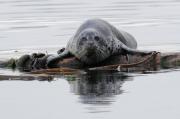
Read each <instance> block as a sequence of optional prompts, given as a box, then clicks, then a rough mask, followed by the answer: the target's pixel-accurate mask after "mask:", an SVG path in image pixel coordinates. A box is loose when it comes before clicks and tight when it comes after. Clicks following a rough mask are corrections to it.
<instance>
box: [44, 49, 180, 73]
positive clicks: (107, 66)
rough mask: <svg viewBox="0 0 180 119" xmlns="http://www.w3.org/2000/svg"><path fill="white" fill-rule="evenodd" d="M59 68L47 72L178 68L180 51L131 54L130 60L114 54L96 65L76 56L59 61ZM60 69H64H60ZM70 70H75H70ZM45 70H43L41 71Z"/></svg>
mask: <svg viewBox="0 0 180 119" xmlns="http://www.w3.org/2000/svg"><path fill="white" fill-rule="evenodd" d="M57 66H58V67H59V68H56V69H52V70H51V69H49V70H48V71H45V72H51V71H53V72H66V71H67V69H65V71H63V67H68V68H73V69H87V70H120V71H128V72H129V71H156V70H159V69H161V68H177V67H179V66H180V53H157V52H155V53H153V54H151V55H147V56H140V55H130V56H129V60H127V57H126V56H121V55H117V56H112V57H110V58H108V59H107V60H105V61H104V62H102V63H99V64H97V65H94V66H87V65H85V64H83V63H81V62H80V61H79V60H78V59H76V58H75V57H72V58H65V59H63V60H61V61H59V62H58V64H57ZM60 69H62V70H61V71H60ZM69 71H70V72H71V71H73V72H74V70H71V69H70V70H69ZM41 72H43V70H42V71H41Z"/></svg>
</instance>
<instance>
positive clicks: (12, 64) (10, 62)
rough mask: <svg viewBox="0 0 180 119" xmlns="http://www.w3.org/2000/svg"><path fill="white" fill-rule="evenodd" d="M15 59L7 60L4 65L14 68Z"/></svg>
mask: <svg viewBox="0 0 180 119" xmlns="http://www.w3.org/2000/svg"><path fill="white" fill-rule="evenodd" d="M16 61H17V60H16V59H14V58H11V59H10V60H8V61H7V64H6V67H8V68H12V69H15V68H16Z"/></svg>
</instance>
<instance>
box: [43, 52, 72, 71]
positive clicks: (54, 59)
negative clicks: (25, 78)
mask: <svg viewBox="0 0 180 119" xmlns="http://www.w3.org/2000/svg"><path fill="white" fill-rule="evenodd" d="M71 56H72V55H71V54H70V52H69V51H67V50H65V51H63V52H62V53H61V54H59V55H52V56H49V57H48V58H47V67H48V68H55V67H57V63H58V61H60V60H62V59H63V58H66V57H71Z"/></svg>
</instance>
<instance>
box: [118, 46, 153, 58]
mask: <svg viewBox="0 0 180 119" xmlns="http://www.w3.org/2000/svg"><path fill="white" fill-rule="evenodd" d="M121 47H122V51H121V52H122V53H123V54H131V55H134V54H137V55H141V56H144V55H149V54H152V53H153V52H154V51H140V50H137V49H132V48H129V47H127V46H126V45H124V44H122V46H121Z"/></svg>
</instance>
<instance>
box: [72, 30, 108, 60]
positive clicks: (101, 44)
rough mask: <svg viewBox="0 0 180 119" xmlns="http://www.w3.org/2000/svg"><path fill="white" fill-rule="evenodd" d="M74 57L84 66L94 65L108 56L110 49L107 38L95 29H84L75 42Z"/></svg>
mask: <svg viewBox="0 0 180 119" xmlns="http://www.w3.org/2000/svg"><path fill="white" fill-rule="evenodd" d="M76 43H77V44H76V46H77V48H76V49H77V52H76V54H75V55H76V57H77V58H78V59H80V60H81V61H82V62H84V63H86V64H96V63H98V62H100V61H103V60H104V59H106V58H107V57H109V56H110V52H111V47H110V45H111V44H109V42H108V41H107V37H105V36H103V34H102V33H100V32H98V31H97V30H96V29H85V30H83V31H82V32H81V33H80V34H79V36H78V41H77V42H76Z"/></svg>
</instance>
